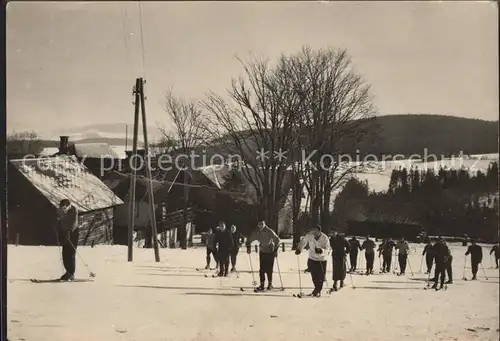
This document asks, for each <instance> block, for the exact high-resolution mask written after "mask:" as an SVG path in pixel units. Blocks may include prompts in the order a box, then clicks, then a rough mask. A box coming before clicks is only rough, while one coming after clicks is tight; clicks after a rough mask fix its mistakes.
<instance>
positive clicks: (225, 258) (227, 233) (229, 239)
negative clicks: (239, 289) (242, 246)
mask: <svg viewBox="0 0 500 341" xmlns="http://www.w3.org/2000/svg"><path fill="white" fill-rule="evenodd" d="M214 243H215V247H216V249H217V258H218V259H219V268H220V270H219V273H218V276H219V277H227V275H228V268H229V253H230V252H231V250H232V249H233V234H232V233H231V230H229V229H227V228H226V224H224V223H223V222H221V223H219V229H218V231H217V232H216V233H215V242H214Z"/></svg>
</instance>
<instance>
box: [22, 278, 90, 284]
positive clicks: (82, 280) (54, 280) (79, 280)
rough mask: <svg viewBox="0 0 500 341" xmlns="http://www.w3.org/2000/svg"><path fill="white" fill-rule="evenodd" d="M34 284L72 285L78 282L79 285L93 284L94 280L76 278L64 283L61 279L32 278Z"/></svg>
mask: <svg viewBox="0 0 500 341" xmlns="http://www.w3.org/2000/svg"><path fill="white" fill-rule="evenodd" d="M30 281H31V282H32V283H71V282H77V283H82V282H93V281H94V280H93V279H90V278H89V279H85V278H75V279H73V280H71V281H64V280H61V279H59V278H57V279H36V278H32V279H31V280H30Z"/></svg>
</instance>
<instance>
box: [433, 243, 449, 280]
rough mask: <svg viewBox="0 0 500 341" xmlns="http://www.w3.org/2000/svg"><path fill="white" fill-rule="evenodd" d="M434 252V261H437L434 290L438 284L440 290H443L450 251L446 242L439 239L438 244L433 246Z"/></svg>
mask: <svg viewBox="0 0 500 341" xmlns="http://www.w3.org/2000/svg"><path fill="white" fill-rule="evenodd" d="M433 251H434V257H435V258H434V259H435V261H436V269H435V271H434V285H433V286H432V288H433V289H437V286H438V282H439V283H440V286H439V289H441V288H442V287H443V285H444V277H445V271H446V263H447V261H448V257H449V255H450V253H449V252H450V249H449V248H448V247H447V245H446V244H445V243H444V240H442V239H441V238H440V239H438V241H437V242H436V244H434V246H433Z"/></svg>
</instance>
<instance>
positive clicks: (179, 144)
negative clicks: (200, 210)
mask: <svg viewBox="0 0 500 341" xmlns="http://www.w3.org/2000/svg"><path fill="white" fill-rule="evenodd" d="M165 111H166V113H167V115H168V121H169V123H170V126H171V128H170V129H169V128H166V127H165V126H161V125H160V124H157V125H158V128H159V130H160V131H161V133H162V135H163V138H162V140H161V141H162V142H163V143H162V144H163V145H164V146H165V147H167V148H168V149H167V152H170V154H173V155H178V154H179V153H182V154H184V155H191V153H192V152H196V150H197V148H198V147H200V146H202V145H203V144H204V143H205V140H206V138H205V136H206V135H205V134H206V129H205V127H204V121H205V120H204V119H203V116H204V115H203V111H202V110H201V108H200V106H199V105H198V103H197V102H194V101H191V100H186V99H182V98H179V97H176V96H175V95H174V94H173V92H172V91H171V90H169V91H167V93H166V96H165ZM193 167H195V165H194V160H193V159H190V160H189V162H183V165H182V168H183V170H184V173H183V174H184V184H185V186H184V213H183V222H184V223H183V224H181V228H180V229H179V238H180V245H181V248H183V249H185V248H186V247H187V246H186V223H187V212H188V198H189V186H187V177H186V175H191V170H192V168H193ZM192 235H193V234H192V233H191V234H190V240H189V244H190V245H192Z"/></svg>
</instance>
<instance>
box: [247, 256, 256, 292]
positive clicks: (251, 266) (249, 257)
mask: <svg viewBox="0 0 500 341" xmlns="http://www.w3.org/2000/svg"><path fill="white" fill-rule="evenodd" d="M247 254H248V261H249V263H250V272H251V273H252V286H254V287H255V286H257V281H256V280H255V274H254V273H253V265H252V256H251V255H250V254H249V253H247Z"/></svg>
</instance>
